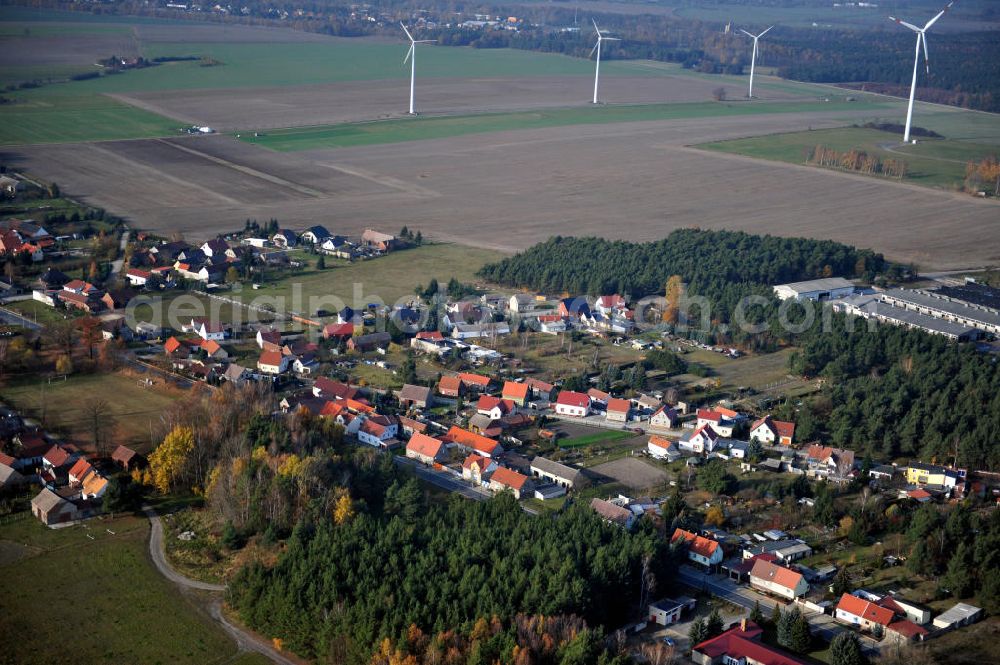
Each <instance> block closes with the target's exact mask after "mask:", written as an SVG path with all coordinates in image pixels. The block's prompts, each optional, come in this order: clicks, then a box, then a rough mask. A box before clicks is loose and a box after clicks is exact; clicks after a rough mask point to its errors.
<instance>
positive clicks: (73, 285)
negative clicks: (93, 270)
mask: <svg viewBox="0 0 1000 665" xmlns="http://www.w3.org/2000/svg"><path fill="white" fill-rule="evenodd" d="M62 290H63V291H66V292H68V293H79V294H81V295H96V294H97V293H99V292H100V289H98V288H97V287H96V286H94V285H93V284H91V283H90V282H85V281H83V280H82V279H73V280H70V281H68V282H66V283H65V284H63V287H62Z"/></svg>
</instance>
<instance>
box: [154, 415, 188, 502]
mask: <svg viewBox="0 0 1000 665" xmlns="http://www.w3.org/2000/svg"><path fill="white" fill-rule="evenodd" d="M192 450H194V430H193V429H191V428H190V427H183V426H181V425H178V426H176V427H174V428H173V429H172V430H170V433H168V434H167V436H166V437H164V439H163V443H161V444H160V445H159V446H158V447H157V449H156V450H154V451H153V454H152V455H150V456H149V469H150V473H151V474H152V480H153V486H154V487H155V488H156V489H157V491H158V492H160V493H161V494H166V493H167V492H169V491H170V490H171V488H173V487H174V485H175V484H176V483H177V481H178V480H179V479H180V477H181V475H182V474H183V472H184V467H185V465H186V464H187V461H188V456H189V455H190V454H191V451H192Z"/></svg>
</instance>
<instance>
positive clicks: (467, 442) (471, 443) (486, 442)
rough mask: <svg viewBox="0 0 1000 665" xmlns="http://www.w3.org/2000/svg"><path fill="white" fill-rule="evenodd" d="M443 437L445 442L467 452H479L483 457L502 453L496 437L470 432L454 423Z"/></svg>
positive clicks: (496, 455) (501, 447)
mask: <svg viewBox="0 0 1000 665" xmlns="http://www.w3.org/2000/svg"><path fill="white" fill-rule="evenodd" d="M443 438H444V441H445V442H446V443H452V444H455V445H457V446H459V447H461V448H464V449H466V450H468V451H469V452H474V453H479V454H480V455H482V456H483V457H501V456H502V455H503V446H501V445H500V442H499V441H497V440H496V439H491V438H489V437H486V436H483V435H481V434H476V433H475V432H470V431H469V430H465V429H462V428H461V427H458V426H456V425H452V426H451V429H449V430H448V433H447V434H445V435H444V437H443Z"/></svg>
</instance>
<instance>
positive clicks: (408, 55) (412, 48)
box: [399, 22, 437, 115]
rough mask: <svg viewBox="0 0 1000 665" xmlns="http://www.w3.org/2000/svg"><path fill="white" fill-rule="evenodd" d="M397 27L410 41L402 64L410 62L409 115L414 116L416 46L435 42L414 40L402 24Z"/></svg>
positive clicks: (433, 40)
mask: <svg viewBox="0 0 1000 665" xmlns="http://www.w3.org/2000/svg"><path fill="white" fill-rule="evenodd" d="M399 27H401V28H402V29H403V32H405V33H406V36H407V37H408V38H409V40H410V50H409V51H407V52H406V57H405V58H403V64H404V65H405V64H406V61H407V60H409V61H410V115H416V112H415V111H414V110H413V83H414V81H415V80H416V78H417V44H432V43H434V42H436V41H437V40H436V39H414V38H413V35H411V34H410V31H409V30H407V29H406V26H405V25H403V23H402V22H400V24H399Z"/></svg>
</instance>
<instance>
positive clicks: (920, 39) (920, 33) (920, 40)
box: [889, 0, 955, 143]
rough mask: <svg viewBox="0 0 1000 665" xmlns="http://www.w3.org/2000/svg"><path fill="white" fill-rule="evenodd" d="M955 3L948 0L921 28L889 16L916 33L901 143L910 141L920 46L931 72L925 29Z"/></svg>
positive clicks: (891, 19) (925, 62) (925, 63)
mask: <svg viewBox="0 0 1000 665" xmlns="http://www.w3.org/2000/svg"><path fill="white" fill-rule="evenodd" d="M953 4H955V2H954V0H952V2H949V3H948V5H947V6H946V7H945V8H944V9H942V10H941V11H939V12H938V13H937V16H935V17H934V18H932V19H931V20H930V21H927V25H925V26H924V27H922V28H918V27H917V26H915V25H913V24H912V23H907V22H906V21H900V20H899V19H898V18H896V17H895V16H890V17H889V20H890V21H895V22H896V23H898V24H900V25H901V26H903V27H904V28H909V29H910V30H912V31H913V32H915V33H917V46H916V52H915V53H914V55H913V82H912V83H910V104H909V105H908V106H907V107H906V131H904V132H903V143H909V142H910V125H911V123H912V121H913V96H914V95H915V94H916V92H917V65H919V64H920V46H921V44H922V45H923V47H924V66H925V67H926V68H927V73H928V74H930V73H931V63H930V60H929V58H928V57H927V31H928V30H930V29H931V26H932V25H934V24H935V23H937V20H938V19H939V18H941V17H942V16H944V13H945V12H946V11H948V10H949V9H951V6H952V5H953Z"/></svg>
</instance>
